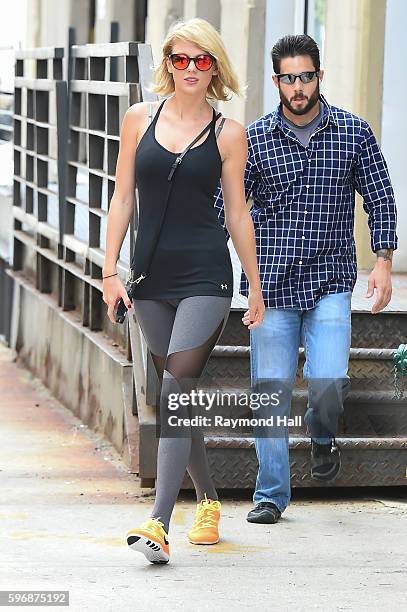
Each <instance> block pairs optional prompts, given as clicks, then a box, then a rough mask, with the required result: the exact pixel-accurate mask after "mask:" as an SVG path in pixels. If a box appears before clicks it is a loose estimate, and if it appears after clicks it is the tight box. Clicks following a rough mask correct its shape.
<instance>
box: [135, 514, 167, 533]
mask: <svg viewBox="0 0 407 612" xmlns="http://www.w3.org/2000/svg"><path fill="white" fill-rule="evenodd" d="M140 527H141V529H142V528H144V529H148V530H149V531H152V532H153V533H154V535H156V536H157V537H159V538H162V537H163V535H164V536H166V537H168V535H167V532H166V531H165V529H164V523H162V522H161V521H160V520H159V519H158V518H150V519H147V520H146V521H144V523H142V525H141V526H140Z"/></svg>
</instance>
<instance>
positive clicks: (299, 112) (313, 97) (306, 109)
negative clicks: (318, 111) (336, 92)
mask: <svg viewBox="0 0 407 612" xmlns="http://www.w3.org/2000/svg"><path fill="white" fill-rule="evenodd" d="M279 92H280V100H281V103H282V104H283V105H284V106H285V107H286V108H288V110H289V111H290V112H292V113H293V114H294V115H305V114H306V113H308V112H309V111H310V110H311V109H312V108H314V106H315V104H316V103H317V102H318V100H319V82H318V84H317V86H316V88H315V91H314V92H313V93H312V94H311V96H310V97H309V99H308V103H307V104H306V105H305V106H304V108H294V107H293V106H292V105H291V103H290V101H289V99H288V98H287V97H286V96H285V95H284V94H283V92H282V91H281V89H279ZM303 97H304V98H305V96H303ZM293 98H294V99H295V98H296V96H293Z"/></svg>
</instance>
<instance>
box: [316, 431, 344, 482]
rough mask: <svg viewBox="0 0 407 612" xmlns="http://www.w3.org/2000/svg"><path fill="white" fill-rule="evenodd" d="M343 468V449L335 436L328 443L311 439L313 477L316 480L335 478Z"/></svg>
mask: <svg viewBox="0 0 407 612" xmlns="http://www.w3.org/2000/svg"><path fill="white" fill-rule="evenodd" d="M340 469H341V451H340V450H339V446H338V445H337V443H336V440H335V438H332V440H331V441H330V442H329V443H328V444H318V443H317V442H314V440H311V477H312V478H314V479H315V480H333V479H334V478H336V477H337V476H338V474H339V471H340Z"/></svg>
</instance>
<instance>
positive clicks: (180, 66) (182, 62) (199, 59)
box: [168, 53, 215, 72]
mask: <svg viewBox="0 0 407 612" xmlns="http://www.w3.org/2000/svg"><path fill="white" fill-rule="evenodd" d="M168 57H169V58H170V60H171V64H172V65H173V66H174V68H176V69H177V70H186V69H187V68H188V66H189V64H190V62H191V60H193V62H194V64H195V66H196V68H197V69H198V70H202V71H203V72H205V71H206V70H209V69H210V68H212V66H213V63H214V61H215V58H214V57H213V56H212V55H210V54H209V53H201V55H197V56H196V57H189V55H187V54H186V53H171V55H169V56H168Z"/></svg>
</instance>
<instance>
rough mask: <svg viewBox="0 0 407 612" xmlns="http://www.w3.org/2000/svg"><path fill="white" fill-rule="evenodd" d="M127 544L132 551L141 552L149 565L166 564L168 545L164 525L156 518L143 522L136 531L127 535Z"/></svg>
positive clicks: (168, 556) (133, 530)
mask: <svg viewBox="0 0 407 612" xmlns="http://www.w3.org/2000/svg"><path fill="white" fill-rule="evenodd" d="M127 544H128V545H129V546H130V548H132V549H133V550H137V551H139V552H142V553H143V554H144V555H145V556H146V558H147V559H148V561H151V563H168V561H169V560H170V543H169V541H168V534H167V532H166V531H165V529H164V523H162V522H161V521H159V520H158V519H157V518H150V519H148V520H147V521H144V523H142V524H141V525H140V527H139V528H138V529H132V530H131V531H129V532H128V533H127Z"/></svg>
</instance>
